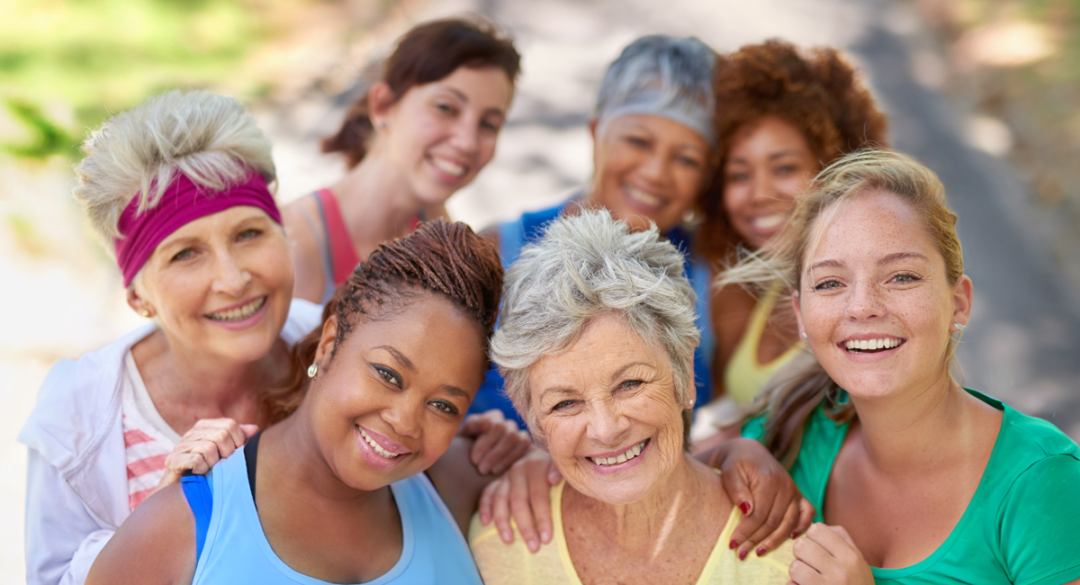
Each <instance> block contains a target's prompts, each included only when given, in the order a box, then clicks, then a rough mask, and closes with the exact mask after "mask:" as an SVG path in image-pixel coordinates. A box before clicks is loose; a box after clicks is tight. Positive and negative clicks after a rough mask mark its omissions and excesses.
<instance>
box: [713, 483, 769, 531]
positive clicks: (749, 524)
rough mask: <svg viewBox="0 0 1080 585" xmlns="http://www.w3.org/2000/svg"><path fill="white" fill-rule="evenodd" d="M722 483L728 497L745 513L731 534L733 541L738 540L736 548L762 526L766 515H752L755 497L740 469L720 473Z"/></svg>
mask: <svg viewBox="0 0 1080 585" xmlns="http://www.w3.org/2000/svg"><path fill="white" fill-rule="evenodd" d="M720 483H721V484H722V485H723V486H724V491H726V492H727V494H728V499H730V500H731V502H732V503H733V504H735V505H736V506H738V508H739V510H741V511H742V513H743V519H742V520H741V521H739V525H738V526H736V527H735V532H733V533H732V534H731V540H732V542H736V543H738V544H736V545H735V546H732V547H731V548H736V547H737V546H738V545H739V544H742V543H743V542H745V541H746V539H747V538H749V536H750V535H751V534H753V533H754V532H755V531H756V530H757V529H758V528H759V527H760V526H761V522H762V520H763V519H764V517H762V516H760V515H758V516H751V515H750V514H751V512H756V511H757V510H755V509H754V505H753V502H754V497H753V495H752V494H751V492H750V486H748V485H747V484H746V479H745V478H744V477H743V474H741V473H739V472H738V471H735V470H732V471H729V472H727V473H721V474H720Z"/></svg>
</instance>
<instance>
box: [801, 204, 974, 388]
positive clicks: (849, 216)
mask: <svg viewBox="0 0 1080 585" xmlns="http://www.w3.org/2000/svg"><path fill="white" fill-rule="evenodd" d="M819 221H821V220H819ZM971 290H972V288H971V280H970V279H968V278H967V277H966V276H963V277H961V278H960V279H959V281H958V282H957V283H956V284H955V285H952V284H949V281H948V276H947V273H946V271H945V260H944V258H943V257H942V255H941V252H939V251H938V247H937V245H936V243H935V241H934V239H933V238H932V237H931V236H930V234H929V233H928V231H927V229H926V227H925V224H924V222H923V221H922V219H921V218H920V217H919V214H918V213H917V212H916V210H915V209H914V208H913V207H911V205H910V204H908V203H907V202H906V201H904V200H903V199H901V198H900V197H898V196H896V195H894V194H892V193H889V192H887V191H877V192H873V193H867V194H865V195H862V196H860V197H858V198H857V199H854V200H852V201H851V202H850V203H849V204H848V205H847V206H846V207H844V208H843V209H841V210H840V212H839V215H838V216H837V217H836V218H835V219H834V220H833V221H832V223H831V224H829V225H828V226H827V227H824V233H822V234H821V240H820V244H819V245H818V246H817V247H816V248H815V249H812V250H810V251H809V252H808V254H807V256H806V258H804V266H803V273H802V282H801V284H800V287H799V291H798V294H797V296H796V297H795V302H794V305H795V311H796V315H797V317H798V320H799V326H800V328H801V329H802V330H803V331H804V332H805V333H806V336H807V341H808V343H809V345H810V349H811V350H812V351H813V352H814V356H815V357H817V359H818V361H819V362H820V363H821V365H822V366H823V367H824V368H825V371H826V372H828V374H829V376H830V377H832V379H833V380H834V381H836V383H837V384H839V385H840V387H841V388H843V389H845V390H847V391H848V392H849V393H851V395H852V396H854V397H861V398H873V397H880V396H887V395H895V394H897V393H900V392H922V391H925V390H926V389H927V388H930V387H932V386H933V385H934V384H935V383H939V382H942V381H947V378H946V377H945V376H946V375H947V374H946V364H945V355H946V353H947V351H948V347H949V338H950V336H951V335H952V332H953V331H954V328H953V324H954V323H963V324H966V323H967V321H968V317H969V315H970V312H971Z"/></svg>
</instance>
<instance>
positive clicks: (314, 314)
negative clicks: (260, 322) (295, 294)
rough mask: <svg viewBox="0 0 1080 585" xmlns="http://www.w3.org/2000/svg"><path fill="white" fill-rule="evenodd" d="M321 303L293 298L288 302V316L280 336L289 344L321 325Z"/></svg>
mask: <svg viewBox="0 0 1080 585" xmlns="http://www.w3.org/2000/svg"><path fill="white" fill-rule="evenodd" d="M322 313H323V307H322V305H317V304H315V303H313V302H311V301H307V300H304V299H293V300H292V302H291V303H290V304H289V316H288V318H286V319H285V327H284V328H283V329H282V330H281V338H282V339H284V340H285V343H287V344H289V345H290V346H291V345H293V344H295V343H296V342H298V341H300V340H301V339H303V338H304V336H305V335H307V334H308V333H311V332H312V331H314V330H315V329H316V328H318V327H319V326H321V325H322V320H323V319H322Z"/></svg>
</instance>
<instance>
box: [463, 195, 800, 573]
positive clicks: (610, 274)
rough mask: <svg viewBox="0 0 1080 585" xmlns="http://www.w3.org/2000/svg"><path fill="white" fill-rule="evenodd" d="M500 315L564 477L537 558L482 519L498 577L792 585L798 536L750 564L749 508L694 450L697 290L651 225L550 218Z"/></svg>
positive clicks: (601, 214) (518, 400)
mask: <svg viewBox="0 0 1080 585" xmlns="http://www.w3.org/2000/svg"><path fill="white" fill-rule="evenodd" d="M499 318H500V321H501V326H500V328H499V330H498V331H497V332H496V333H495V336H494V337H493V338H492V342H491V352H492V359H493V360H494V361H495V362H496V363H497V364H498V366H499V368H500V370H501V371H502V373H503V375H504V376H505V379H506V391H507V394H508V395H509V396H510V398H511V399H512V400H513V402H514V405H515V407H516V408H517V409H518V411H519V412H520V413H521V414H522V416H523V417H524V418H525V420H526V422H527V424H528V426H529V430H530V431H531V432H532V434H533V438H534V440H535V441H536V442H537V443H538V445H539V446H540V447H541V448H542V449H544V450H545V451H547V452H548V453H549V454H550V455H551V458H552V460H553V461H554V463H555V465H556V466H557V467H558V469H559V472H560V473H561V474H562V476H563V477H564V478H565V481H563V482H561V483H559V484H557V485H555V486H554V487H552V488H551V492H550V498H551V508H552V516H553V520H554V538H553V540H552V542H551V543H550V544H546V545H544V546H542V547H541V548H540V550H539V552H537V553H535V554H530V552H529V551H528V550H526V545H525V544H524V543H523V542H522V540H521V539H517V541H516V542H515V543H513V544H506V543H504V542H502V541H501V540H500V539H499V538H498V537H497V536H496V532H497V530H496V529H495V528H493V527H492V528H486V527H484V526H483V525H482V524H481V523H480V522H479V519H477V518H474V520H473V523H472V527H471V529H470V531H469V544H470V546H471V548H472V551H473V556H474V558H475V560H476V563H477V566H478V567H479V568H480V573H481V575H482V576H483V578H484V581H485V582H486V583H488V584H489V585H498V584H501V583H520V582H536V583H566V584H571V583H579V584H581V583H584V584H589V583H598V582H616V583H709V584H713V583H736V582H737V583H749V582H753V583H777V584H782V583H786V582H787V581H788V574H787V567H788V566H789V565H790V563H791V561H792V560H793V559H794V556H793V553H792V544H791V541H787V542H786V543H785V544H784V545H782V546H781V547H779V548H778V549H776V550H774V551H773V552H770V553H768V554H759V555H753V556H751V557H750V558H748V559H746V562H739V561H738V560H737V559H738V558H739V557H738V556H737V553H736V551H734V550H732V549H731V548H729V543H730V542H731V539H732V535H733V533H734V530H735V526H736V524H738V522H739V519H740V518H741V516H742V513H741V512H740V510H739V508H738V507H737V506H735V505H734V503H733V501H732V500H731V498H729V497H728V494H727V492H725V490H724V489H723V487H722V486H721V483H720V476H719V475H718V474H717V473H716V472H715V471H714V470H712V469H710V468H708V467H707V466H705V465H703V464H702V463H699V462H698V461H696V460H694V459H693V458H691V457H690V456H689V455H688V454H687V452H686V439H685V434H686V417H685V414H686V413H687V412H689V411H690V410H691V409H692V408H693V403H694V399H693V392H692V388H693V379H694V364H693V362H694V359H693V357H694V349H695V347H696V346H697V344H698V337H699V336H698V331H697V328H696V326H695V315H694V292H693V289H692V287H691V286H690V283H689V282H688V280H687V278H686V277H685V276H684V275H683V257H682V255H681V254H680V253H679V250H678V249H677V248H675V246H674V245H672V244H671V243H670V242H668V241H664V240H663V239H662V238H661V237H660V234H659V233H658V230H657V228H656V227H655V226H653V227H650V228H649V229H646V230H642V231H633V230H632V228H630V227H628V225H627V224H626V223H624V222H621V221H617V220H615V219H613V217H612V215H611V214H610V213H609V212H607V211H583V212H581V213H580V214H579V215H576V216H567V217H563V218H560V219H558V220H556V221H554V222H553V223H551V224H550V226H549V227H548V228H547V229H546V231H545V233H544V235H543V237H542V239H541V240H539V241H538V242H537V243H535V244H532V245H529V246H526V247H525V249H524V250H523V251H522V254H521V258H520V259H519V260H518V261H517V262H516V263H515V264H514V265H513V266H512V267H511V268H510V271H509V272H508V273H507V275H506V281H505V292H504V296H503V305H502V310H501V312H500V317H499ZM718 518H719V519H722V520H721V521H720V522H717V519H718ZM725 521H726V522H725Z"/></svg>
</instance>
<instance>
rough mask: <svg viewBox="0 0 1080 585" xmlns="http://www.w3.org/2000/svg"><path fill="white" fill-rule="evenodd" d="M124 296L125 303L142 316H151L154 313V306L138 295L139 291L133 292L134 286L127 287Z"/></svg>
mask: <svg viewBox="0 0 1080 585" xmlns="http://www.w3.org/2000/svg"><path fill="white" fill-rule="evenodd" d="M126 296H127V304H128V306H129V307H131V310H132V311H135V312H136V313H138V314H139V315H142V316H143V317H152V316H153V315H154V314H155V312H154V307H152V306H150V303H149V302H148V301H147V300H146V299H144V298H142V297H140V296H139V293H137V292H135V287H134V286H129V287H128V289H127V295H126Z"/></svg>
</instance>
